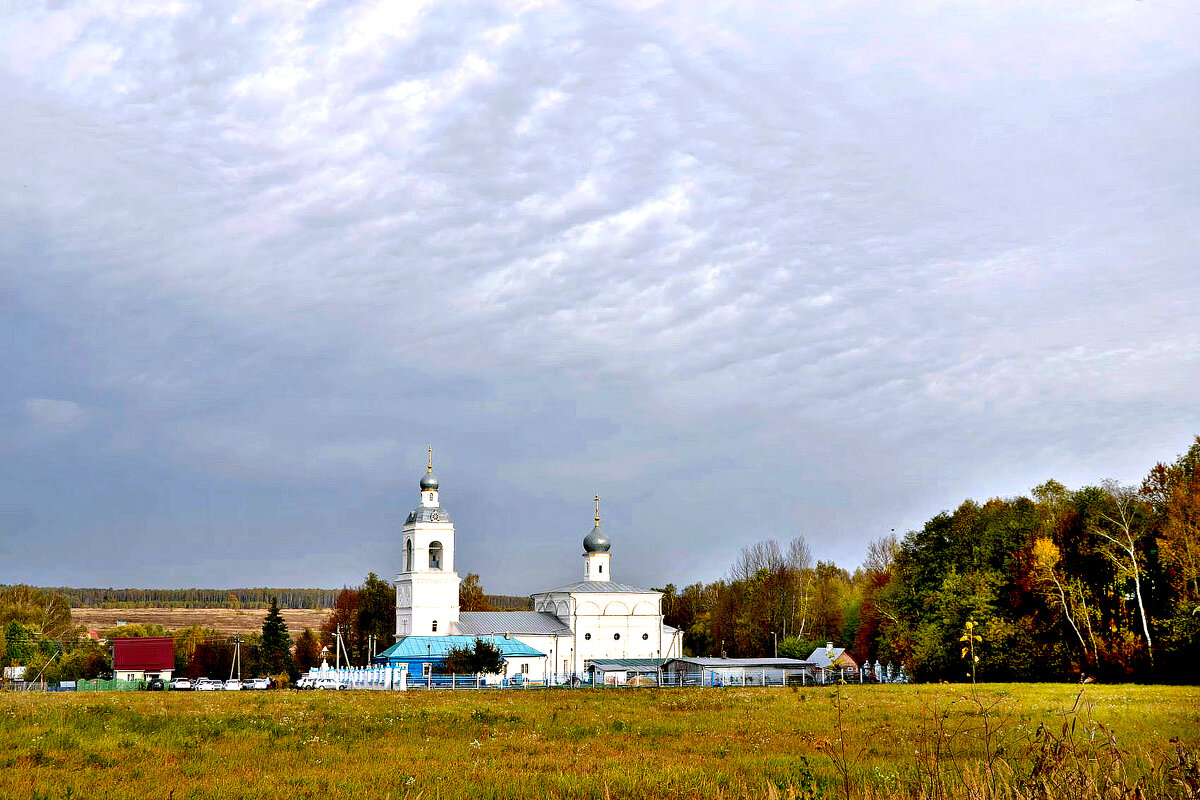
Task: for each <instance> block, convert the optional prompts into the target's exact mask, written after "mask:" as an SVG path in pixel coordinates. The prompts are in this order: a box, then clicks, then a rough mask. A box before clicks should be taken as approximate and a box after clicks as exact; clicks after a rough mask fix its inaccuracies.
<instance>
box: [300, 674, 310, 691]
mask: <svg viewBox="0 0 1200 800" xmlns="http://www.w3.org/2000/svg"><path fill="white" fill-rule="evenodd" d="M296 688H297V689H311V688H313V678H312V676H310V675H301V676H300V677H299V679H297V681H296Z"/></svg>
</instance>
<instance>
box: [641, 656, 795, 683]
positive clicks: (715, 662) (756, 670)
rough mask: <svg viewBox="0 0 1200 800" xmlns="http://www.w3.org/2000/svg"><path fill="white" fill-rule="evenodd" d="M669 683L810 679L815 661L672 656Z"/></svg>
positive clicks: (666, 668)
mask: <svg viewBox="0 0 1200 800" xmlns="http://www.w3.org/2000/svg"><path fill="white" fill-rule="evenodd" d="M662 669H663V678H662V682H663V684H664V685H667V686H784V685H787V684H790V683H796V684H801V683H811V682H812V678H811V675H812V674H813V669H814V665H813V664H811V663H809V662H808V661H801V660H799V659H796V658H670V659H667V660H666V662H665V663H664V664H663V668H662Z"/></svg>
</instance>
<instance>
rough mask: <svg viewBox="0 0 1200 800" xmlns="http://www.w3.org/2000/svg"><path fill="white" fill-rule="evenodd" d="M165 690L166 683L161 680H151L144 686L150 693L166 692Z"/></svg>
mask: <svg viewBox="0 0 1200 800" xmlns="http://www.w3.org/2000/svg"><path fill="white" fill-rule="evenodd" d="M166 688H167V682H166V681H164V680H163V679H162V678H151V679H150V681H149V682H148V683H147V684H146V689H147V690H148V691H151V692H162V691H166Z"/></svg>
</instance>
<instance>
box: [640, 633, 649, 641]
mask: <svg viewBox="0 0 1200 800" xmlns="http://www.w3.org/2000/svg"><path fill="white" fill-rule="evenodd" d="M649 638H650V634H648V633H643V634H642V641H643V642H644V641H646V640H647V639H649Z"/></svg>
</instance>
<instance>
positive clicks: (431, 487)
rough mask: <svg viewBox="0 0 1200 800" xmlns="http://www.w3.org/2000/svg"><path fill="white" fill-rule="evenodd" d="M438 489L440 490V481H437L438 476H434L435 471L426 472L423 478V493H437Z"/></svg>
mask: <svg viewBox="0 0 1200 800" xmlns="http://www.w3.org/2000/svg"><path fill="white" fill-rule="evenodd" d="M437 488H438V479H437V475H434V474H433V470H430V471H429V472H426V473H425V474H424V475H422V476H421V491H422V492H433V491H437Z"/></svg>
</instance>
